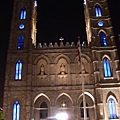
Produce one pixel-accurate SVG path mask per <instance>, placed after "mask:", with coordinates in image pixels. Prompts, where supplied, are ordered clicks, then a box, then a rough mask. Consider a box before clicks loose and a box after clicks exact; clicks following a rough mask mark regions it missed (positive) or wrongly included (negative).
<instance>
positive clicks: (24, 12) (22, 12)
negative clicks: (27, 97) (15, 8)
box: [20, 8, 26, 20]
mask: <svg viewBox="0 0 120 120" xmlns="http://www.w3.org/2000/svg"><path fill="white" fill-rule="evenodd" d="M20 19H21V20H22V19H26V9H25V8H22V9H21V11H20Z"/></svg>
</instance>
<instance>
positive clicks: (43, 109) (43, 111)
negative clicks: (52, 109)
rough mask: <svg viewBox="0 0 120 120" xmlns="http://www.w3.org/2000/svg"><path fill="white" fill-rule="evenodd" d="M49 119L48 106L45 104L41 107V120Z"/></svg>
mask: <svg viewBox="0 0 120 120" xmlns="http://www.w3.org/2000/svg"><path fill="white" fill-rule="evenodd" d="M47 117H48V106H47V104H46V103H45V102H42V103H41V105H40V118H41V119H45V118H47Z"/></svg>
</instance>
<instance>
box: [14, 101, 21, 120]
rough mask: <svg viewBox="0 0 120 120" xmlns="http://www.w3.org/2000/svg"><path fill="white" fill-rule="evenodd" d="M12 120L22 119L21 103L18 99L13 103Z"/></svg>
mask: <svg viewBox="0 0 120 120" xmlns="http://www.w3.org/2000/svg"><path fill="white" fill-rule="evenodd" d="M12 114H13V115H12V120H20V103H19V102H18V101H17V100H16V101H15V102H14V104H13V111H12Z"/></svg>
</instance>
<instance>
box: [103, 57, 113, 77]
mask: <svg viewBox="0 0 120 120" xmlns="http://www.w3.org/2000/svg"><path fill="white" fill-rule="evenodd" d="M103 66H104V76H105V77H111V76H112V74H111V68H110V62H109V60H108V58H106V57H105V58H104V60H103Z"/></svg>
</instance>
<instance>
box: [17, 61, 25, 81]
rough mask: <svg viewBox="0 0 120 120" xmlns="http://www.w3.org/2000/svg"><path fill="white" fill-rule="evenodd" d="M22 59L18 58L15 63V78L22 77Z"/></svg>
mask: <svg viewBox="0 0 120 120" xmlns="http://www.w3.org/2000/svg"><path fill="white" fill-rule="evenodd" d="M22 65H23V64H22V61H21V60H18V61H17V62H16V64H15V80H21V79H22Z"/></svg>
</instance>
